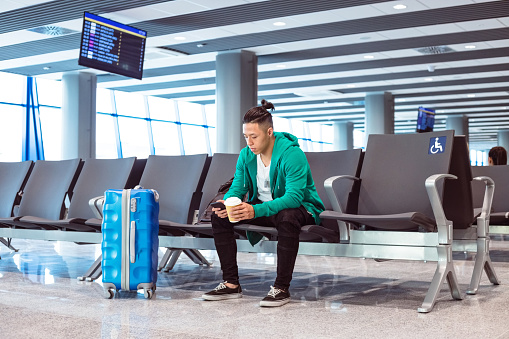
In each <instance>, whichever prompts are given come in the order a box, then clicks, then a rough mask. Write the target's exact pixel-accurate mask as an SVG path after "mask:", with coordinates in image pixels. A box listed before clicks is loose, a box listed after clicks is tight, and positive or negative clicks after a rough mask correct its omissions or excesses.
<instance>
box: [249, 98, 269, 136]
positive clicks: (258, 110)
mask: <svg viewBox="0 0 509 339" xmlns="http://www.w3.org/2000/svg"><path fill="white" fill-rule="evenodd" d="M269 109H270V110H274V105H273V104H272V103H271V102H268V101H267V100H265V99H263V100H262V105H261V106H256V107H253V108H250V109H249V111H247V112H246V114H244V120H243V121H242V123H244V124H247V123H254V124H258V125H260V126H264V127H266V128H267V129H268V128H269V127H272V128H274V124H273V123H272V114H270V112H269V111H268V110H269Z"/></svg>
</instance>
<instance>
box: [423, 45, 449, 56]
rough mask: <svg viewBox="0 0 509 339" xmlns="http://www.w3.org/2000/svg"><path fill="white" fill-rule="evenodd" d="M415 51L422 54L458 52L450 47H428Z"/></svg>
mask: <svg viewBox="0 0 509 339" xmlns="http://www.w3.org/2000/svg"><path fill="white" fill-rule="evenodd" d="M415 50H416V51H417V52H419V53H421V54H444V53H451V52H456V51H455V50H454V49H452V48H451V47H449V46H428V47H422V48H416V49H415Z"/></svg>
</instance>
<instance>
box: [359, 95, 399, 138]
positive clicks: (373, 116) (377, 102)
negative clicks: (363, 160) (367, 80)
mask: <svg viewBox="0 0 509 339" xmlns="http://www.w3.org/2000/svg"><path fill="white" fill-rule="evenodd" d="M364 102H365V103H364V106H365V110H366V114H365V120H364V126H365V127H364V129H365V133H366V134H365V144H367V142H368V137H369V135H370V134H394V97H393V95H392V93H390V92H376V93H368V94H366V97H365V101H364Z"/></svg>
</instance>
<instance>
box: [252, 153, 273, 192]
mask: <svg viewBox="0 0 509 339" xmlns="http://www.w3.org/2000/svg"><path fill="white" fill-rule="evenodd" d="M256 163H257V171H256V185H257V186H258V200H260V201H271V200H272V194H271V193H270V163H269V165H268V166H267V167H265V165H264V164H263V161H262V157H261V155H260V154H258V155H257V156H256Z"/></svg>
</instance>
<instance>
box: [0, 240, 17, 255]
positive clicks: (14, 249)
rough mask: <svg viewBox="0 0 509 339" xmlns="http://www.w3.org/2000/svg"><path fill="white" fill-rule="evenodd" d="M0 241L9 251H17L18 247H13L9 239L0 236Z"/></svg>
mask: <svg viewBox="0 0 509 339" xmlns="http://www.w3.org/2000/svg"><path fill="white" fill-rule="evenodd" d="M0 243H2V244H4V245H5V246H7V248H9V249H10V250H11V251H14V252H18V251H19V249H16V248H14V247H13V246H12V245H11V239H10V238H9V239H5V238H0Z"/></svg>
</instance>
